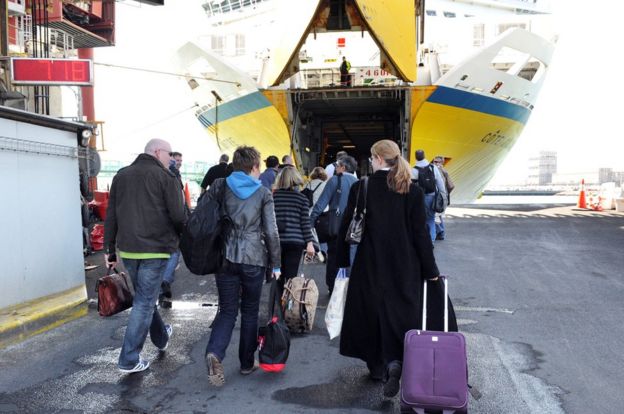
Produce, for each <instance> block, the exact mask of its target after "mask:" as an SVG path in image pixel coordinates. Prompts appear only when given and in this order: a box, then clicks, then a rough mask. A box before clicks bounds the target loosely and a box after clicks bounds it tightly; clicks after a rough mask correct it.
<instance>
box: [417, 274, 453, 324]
mask: <svg viewBox="0 0 624 414" xmlns="http://www.w3.org/2000/svg"><path fill="white" fill-rule="evenodd" d="M438 279H439V280H442V281H443V282H444V332H448V278H447V277H446V276H442V275H440V276H439V277H438ZM422 330H423V331H426V330H427V279H425V281H424V282H423V311H422Z"/></svg>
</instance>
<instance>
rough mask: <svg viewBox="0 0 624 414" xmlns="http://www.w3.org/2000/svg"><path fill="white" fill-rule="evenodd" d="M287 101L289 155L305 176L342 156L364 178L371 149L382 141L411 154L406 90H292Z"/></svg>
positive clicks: (407, 92) (408, 95) (407, 93)
mask: <svg viewBox="0 0 624 414" xmlns="http://www.w3.org/2000/svg"><path fill="white" fill-rule="evenodd" d="M289 95H290V99H291V102H290V103H291V105H292V114H294V116H293V123H292V125H293V126H292V131H291V136H292V146H293V148H292V149H293V152H294V153H295V154H296V156H297V157H298V161H299V163H300V165H301V166H302V168H303V170H304V172H306V173H309V172H310V171H312V169H313V168H314V167H316V166H317V165H321V166H325V165H327V164H329V163H331V162H333V161H335V159H336V153H337V152H338V151H340V150H345V151H347V152H348V153H349V155H352V156H353V157H355V159H356V160H357V162H358V171H359V172H360V173H366V172H367V171H368V168H369V165H368V158H369V156H370V147H371V146H372V145H373V144H374V143H375V142H376V141H378V140H380V139H391V140H393V141H395V142H397V144H399V146H400V147H401V148H402V150H403V153H404V155H406V154H407V151H408V150H409V149H408V142H409V139H408V137H409V134H408V132H409V113H410V111H409V97H410V93H409V89H408V88H391V89H390V88H360V89H358V88H344V89H335V88H332V89H315V90H292V91H290V94H289ZM406 114H407V116H406Z"/></svg>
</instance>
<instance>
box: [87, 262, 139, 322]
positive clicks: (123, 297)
mask: <svg viewBox="0 0 624 414" xmlns="http://www.w3.org/2000/svg"><path fill="white" fill-rule="evenodd" d="M111 271H112V273H111ZM95 291H96V292H97V294H98V312H99V313H100V316H112V315H115V314H117V313H119V312H122V311H125V310H126V309H128V308H130V307H132V298H133V297H132V292H131V291H130V284H129V283H128V275H126V274H125V273H123V272H121V273H118V272H117V269H115V268H113V267H109V268H108V271H107V272H106V275H105V276H102V277H101V278H99V279H98V281H97V283H96V285H95Z"/></svg>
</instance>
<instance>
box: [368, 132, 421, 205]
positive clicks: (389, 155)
mask: <svg viewBox="0 0 624 414" xmlns="http://www.w3.org/2000/svg"><path fill="white" fill-rule="evenodd" d="M371 154H372V155H373V156H380V157H381V158H383V159H384V161H385V162H386V164H388V166H389V167H390V172H389V173H388V187H390V189H391V190H392V191H394V192H396V193H399V194H407V193H408V192H409V188H410V184H411V182H412V173H411V171H410V166H409V163H408V162H407V161H405V159H404V158H403V157H402V156H401V151H400V150H399V146H398V145H397V144H396V142H394V141H390V140H389V139H382V140H381V141H377V142H375V144H374V145H373V146H372V147H371Z"/></svg>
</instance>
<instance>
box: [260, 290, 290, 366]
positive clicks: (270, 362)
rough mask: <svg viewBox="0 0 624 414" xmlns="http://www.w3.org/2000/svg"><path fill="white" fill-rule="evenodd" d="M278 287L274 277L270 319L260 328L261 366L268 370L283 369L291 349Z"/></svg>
mask: <svg viewBox="0 0 624 414" xmlns="http://www.w3.org/2000/svg"><path fill="white" fill-rule="evenodd" d="M277 289H278V287H277V281H276V280H275V279H273V281H272V282H271V293H269V315H268V319H269V320H268V322H267V324H266V325H265V326H261V327H260V329H258V359H259V360H260V368H261V369H262V370H263V371H267V372H280V371H282V370H283V369H284V368H285V367H286V360H288V353H289V351H290V331H289V330H288V327H287V326H286V323H285V322H284V315H283V313H282V305H281V304H280V299H279V297H278V295H277Z"/></svg>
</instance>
